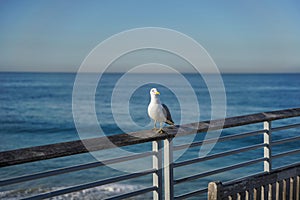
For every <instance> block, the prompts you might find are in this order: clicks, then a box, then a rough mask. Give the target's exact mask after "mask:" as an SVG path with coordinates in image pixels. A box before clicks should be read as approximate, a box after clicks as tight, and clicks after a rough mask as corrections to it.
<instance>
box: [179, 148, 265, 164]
mask: <svg viewBox="0 0 300 200" xmlns="http://www.w3.org/2000/svg"><path fill="white" fill-rule="evenodd" d="M265 146H266V145H265V144H257V145H252V146H248V147H242V148H239V149H235V150H230V151H225V152H222V153H216V154H213V155H208V156H206V157H202V158H195V159H191V160H186V161H182V162H178V163H174V168H176V167H182V166H185V165H190V164H194V163H198V162H203V161H207V160H212V159H216V158H221V157H225V156H230V155H234V154H238V153H242V152H246V151H251V150H255V149H259V148H262V147H265Z"/></svg>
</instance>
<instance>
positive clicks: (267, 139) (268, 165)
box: [264, 121, 272, 172]
mask: <svg viewBox="0 0 300 200" xmlns="http://www.w3.org/2000/svg"><path fill="white" fill-rule="evenodd" d="M264 129H265V130H266V132H265V133H264V144H265V145H266V146H265V147H264V157H265V158H266V159H267V160H265V161H264V171H265V172H270V171H271V170H272V153H271V148H272V147H271V142H272V137H271V136H272V126H271V121H265V122H264Z"/></svg>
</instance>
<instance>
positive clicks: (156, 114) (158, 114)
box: [148, 102, 166, 122]
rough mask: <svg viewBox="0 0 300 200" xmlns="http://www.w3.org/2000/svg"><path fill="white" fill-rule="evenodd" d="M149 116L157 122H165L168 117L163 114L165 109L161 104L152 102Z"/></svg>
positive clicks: (149, 107)
mask: <svg viewBox="0 0 300 200" xmlns="http://www.w3.org/2000/svg"><path fill="white" fill-rule="evenodd" d="M148 115H149V117H150V118H152V119H153V120H156V121H157V122H165V121H166V117H165V115H164V112H163V107H162V105H161V104H158V103H153V102H150V104H149V106H148Z"/></svg>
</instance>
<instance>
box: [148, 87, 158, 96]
mask: <svg viewBox="0 0 300 200" xmlns="http://www.w3.org/2000/svg"><path fill="white" fill-rule="evenodd" d="M150 95H151V96H152V97H155V96H158V95H160V93H159V91H157V89H156V88H152V89H151V90H150Z"/></svg>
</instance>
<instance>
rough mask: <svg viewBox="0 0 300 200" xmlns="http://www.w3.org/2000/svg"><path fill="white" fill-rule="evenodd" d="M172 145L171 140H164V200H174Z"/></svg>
mask: <svg viewBox="0 0 300 200" xmlns="http://www.w3.org/2000/svg"><path fill="white" fill-rule="evenodd" d="M173 178H174V177H173V145H172V139H165V140H164V181H165V200H173V199H174V181H173Z"/></svg>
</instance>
